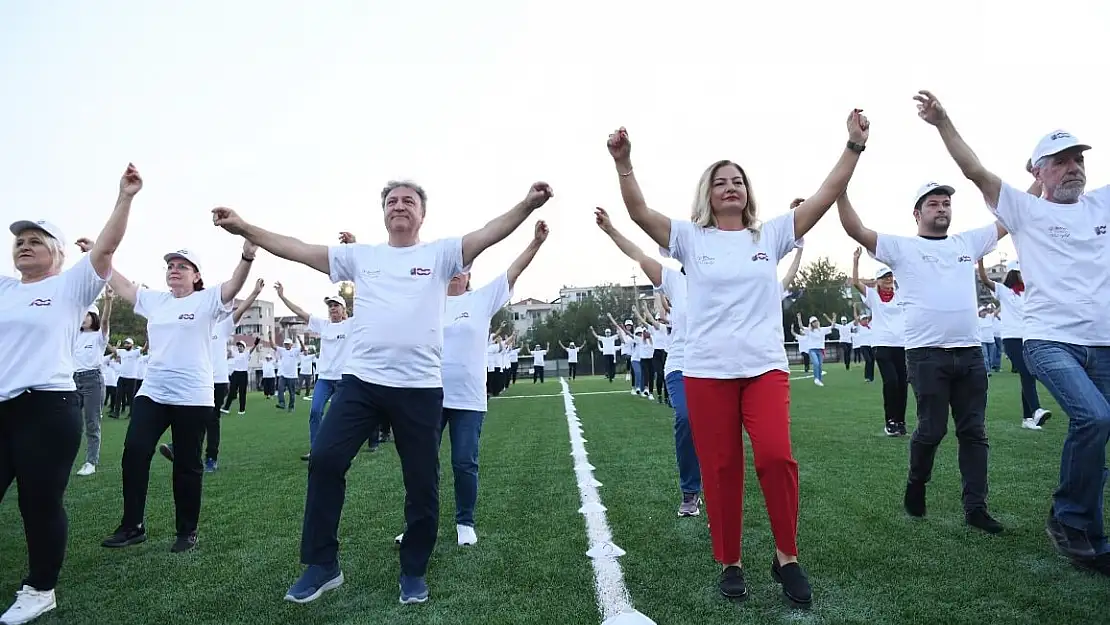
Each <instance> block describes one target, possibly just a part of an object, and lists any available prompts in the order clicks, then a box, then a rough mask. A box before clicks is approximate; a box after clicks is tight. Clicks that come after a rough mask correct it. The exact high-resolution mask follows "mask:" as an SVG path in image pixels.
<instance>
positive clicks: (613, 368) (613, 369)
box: [605, 354, 617, 382]
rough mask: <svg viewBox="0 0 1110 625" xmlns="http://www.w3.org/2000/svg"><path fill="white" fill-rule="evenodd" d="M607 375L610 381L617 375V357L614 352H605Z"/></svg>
mask: <svg viewBox="0 0 1110 625" xmlns="http://www.w3.org/2000/svg"><path fill="white" fill-rule="evenodd" d="M605 377H607V378H609V381H610V382H612V381H613V378H615V377H617V357H616V356H614V355H613V354H605Z"/></svg>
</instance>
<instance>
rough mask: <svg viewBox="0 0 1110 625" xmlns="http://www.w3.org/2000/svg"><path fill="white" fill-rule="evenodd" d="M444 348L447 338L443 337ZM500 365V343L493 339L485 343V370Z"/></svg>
mask: <svg viewBox="0 0 1110 625" xmlns="http://www.w3.org/2000/svg"><path fill="white" fill-rule="evenodd" d="M443 340H444V341H445V342H444V349H447V344H446V341H447V338H446V336H445V337H444V339H443ZM500 366H501V343H498V342H497V341H494V342H492V343H487V344H486V371H493V370H495V369H497V368H498V367H500Z"/></svg>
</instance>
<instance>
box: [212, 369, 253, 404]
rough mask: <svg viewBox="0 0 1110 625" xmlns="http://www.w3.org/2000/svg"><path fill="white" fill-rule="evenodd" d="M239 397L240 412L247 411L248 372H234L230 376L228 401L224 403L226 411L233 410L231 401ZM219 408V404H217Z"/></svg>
mask: <svg viewBox="0 0 1110 625" xmlns="http://www.w3.org/2000/svg"><path fill="white" fill-rule="evenodd" d="M237 395H238V396H239V412H246V411H247V372H246V371H232V372H231V374H230V375H229V376H228V389H227V399H225V400H224V401H223V406H224V410H228V409H230V408H231V400H233V399H235V397H236V396H237ZM216 405H217V406H219V405H220V404H219V402H217V403H216Z"/></svg>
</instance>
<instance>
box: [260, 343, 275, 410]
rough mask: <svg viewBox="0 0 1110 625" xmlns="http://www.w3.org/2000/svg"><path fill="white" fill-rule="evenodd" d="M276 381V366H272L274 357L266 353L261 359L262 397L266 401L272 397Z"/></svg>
mask: <svg viewBox="0 0 1110 625" xmlns="http://www.w3.org/2000/svg"><path fill="white" fill-rule="evenodd" d="M276 379H277V365H276V364H274V355H273V354H272V353H270V352H266V355H265V356H264V357H263V358H262V396H263V397H265V398H266V399H270V398H271V397H273V396H274V390H275V388H274V387H275V386H276V384H275V380H276Z"/></svg>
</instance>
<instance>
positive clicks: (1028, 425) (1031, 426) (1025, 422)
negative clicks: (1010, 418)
mask: <svg viewBox="0 0 1110 625" xmlns="http://www.w3.org/2000/svg"><path fill="white" fill-rule="evenodd" d="M1021 427H1023V428H1025V429H1026V430H1042V429H1044V428H1042V427H1041V426H1039V425H1037V421H1036V420H1035V419H1022V420H1021Z"/></svg>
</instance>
